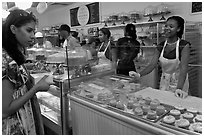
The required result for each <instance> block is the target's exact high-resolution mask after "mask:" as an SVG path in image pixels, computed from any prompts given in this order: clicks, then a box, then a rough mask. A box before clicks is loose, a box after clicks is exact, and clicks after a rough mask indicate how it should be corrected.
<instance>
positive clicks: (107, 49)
mask: <svg viewBox="0 0 204 137" xmlns="http://www.w3.org/2000/svg"><path fill="white" fill-rule="evenodd" d="M110 37H111V32H110V30H109V29H108V28H101V29H100V30H99V40H100V42H101V45H100V47H99V49H98V53H97V54H98V58H99V64H104V63H108V64H110V63H111V60H112V48H113V47H114V43H113V42H111V40H110Z"/></svg>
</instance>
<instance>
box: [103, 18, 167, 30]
mask: <svg viewBox="0 0 204 137" xmlns="http://www.w3.org/2000/svg"><path fill="white" fill-rule="evenodd" d="M164 22H166V20H159V21H150V22H139V23H132V24H134V25H136V26H137V25H150V24H156V23H164ZM126 25H127V24H121V25H115V26H107V27H106V28H109V29H112V28H123V27H125V26H126Z"/></svg>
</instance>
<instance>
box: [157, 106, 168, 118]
mask: <svg viewBox="0 0 204 137" xmlns="http://www.w3.org/2000/svg"><path fill="white" fill-rule="evenodd" d="M165 112H166V110H165V107H164V106H162V105H160V106H157V108H156V113H157V115H158V116H161V115H163V114H164V113H165Z"/></svg>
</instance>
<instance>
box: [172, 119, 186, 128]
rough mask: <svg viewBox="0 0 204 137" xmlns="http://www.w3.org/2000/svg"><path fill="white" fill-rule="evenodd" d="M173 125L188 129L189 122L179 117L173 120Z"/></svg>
mask: <svg viewBox="0 0 204 137" xmlns="http://www.w3.org/2000/svg"><path fill="white" fill-rule="evenodd" d="M175 125H176V126H178V127H180V128H184V129H188V127H189V125H190V122H189V121H188V120H187V119H179V120H176V121H175Z"/></svg>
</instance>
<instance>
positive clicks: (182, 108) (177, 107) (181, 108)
mask: <svg viewBox="0 0 204 137" xmlns="http://www.w3.org/2000/svg"><path fill="white" fill-rule="evenodd" d="M174 108H175V109H177V110H179V111H180V112H181V114H183V113H184V112H185V108H184V107H183V106H181V105H178V106H174Z"/></svg>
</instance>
